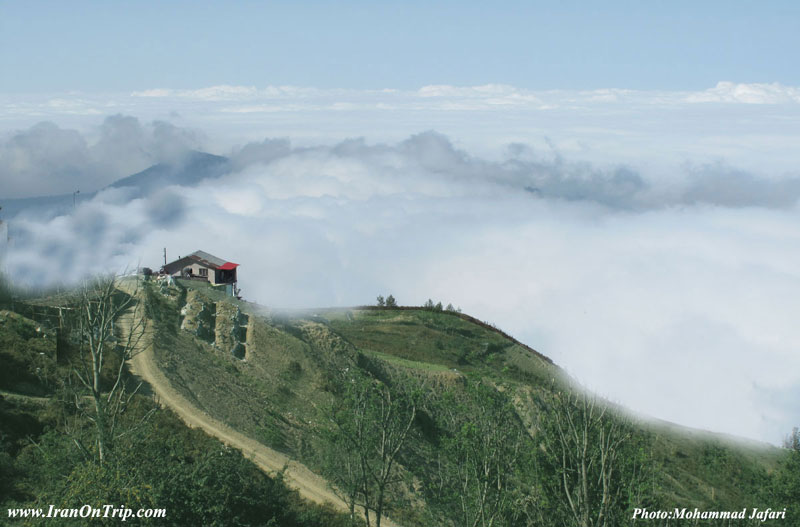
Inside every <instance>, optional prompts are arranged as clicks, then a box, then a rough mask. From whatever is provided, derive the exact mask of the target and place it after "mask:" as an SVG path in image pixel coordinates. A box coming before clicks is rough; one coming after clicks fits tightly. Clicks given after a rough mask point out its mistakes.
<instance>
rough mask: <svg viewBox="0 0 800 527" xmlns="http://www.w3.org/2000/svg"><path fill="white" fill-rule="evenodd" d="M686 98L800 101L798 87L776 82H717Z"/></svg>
mask: <svg viewBox="0 0 800 527" xmlns="http://www.w3.org/2000/svg"><path fill="white" fill-rule="evenodd" d="M686 100H687V101H688V102H692V103H703V102H717V103H739V104H797V103H800V89H798V88H795V87H792V86H784V85H782V84H779V83H777V82H775V83H772V84H763V83H761V84H759V83H756V84H737V83H733V82H719V83H717V85H716V86H715V87H714V88H710V89H708V90H705V91H702V92H694V93H690V94H688V95H687V96H686Z"/></svg>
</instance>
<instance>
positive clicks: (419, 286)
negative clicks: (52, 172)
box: [7, 123, 800, 442]
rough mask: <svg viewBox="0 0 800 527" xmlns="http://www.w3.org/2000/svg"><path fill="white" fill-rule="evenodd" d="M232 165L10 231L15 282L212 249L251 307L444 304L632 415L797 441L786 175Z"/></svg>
mask: <svg viewBox="0 0 800 527" xmlns="http://www.w3.org/2000/svg"><path fill="white" fill-rule="evenodd" d="M128 124H131V123H128ZM115 129H119V127H117V128H115ZM134 130H135V127H134ZM136 141H138V140H137V139H134V140H133V142H134V143H136ZM231 166H233V167H236V168H235V169H234V172H231V173H229V174H227V175H225V176H223V177H222V178H220V179H216V180H213V181H206V182H205V183H203V184H201V185H200V186H198V187H191V188H189V187H184V188H182V187H166V188H162V189H160V190H159V191H157V192H155V193H153V194H151V195H149V196H144V197H142V198H138V199H133V200H132V201H130V198H131V194H126V191H125V189H112V190H110V191H106V192H103V193H101V194H99V195H98V196H97V197H96V198H94V199H93V200H92V201H89V202H85V203H81V204H79V206H78V208H77V210H76V211H75V212H74V214H71V215H63V216H59V217H56V218H53V219H49V220H48V219H32V218H27V219H18V220H15V219H12V222H11V224H12V237H13V238H14V244H13V248H12V251H11V253H10V257H9V259H8V262H7V264H8V267H9V269H10V271H11V272H12V273H14V277H15V280H18V281H25V280H29V281H30V280H41V279H42V277H51V278H64V277H66V278H71V279H76V278H78V277H80V276H81V275H82V274H84V273H87V272H95V271H105V270H108V269H109V268H111V269H123V268H125V267H130V266H132V265H137V264H138V263H141V264H142V265H149V266H151V267H156V266H157V265H158V262H159V259H160V254H161V249H162V248H163V247H167V248H168V251H169V254H170V256H171V257H176V256H177V255H179V254H187V253H188V252H191V251H193V250H196V249H203V250H207V251H209V252H212V253H215V254H219V255H220V256H222V257H224V258H229V259H231V260H233V261H236V262H238V263H240V264H242V267H241V275H240V278H241V280H242V283H241V285H242V287H243V289H244V293H245V296H246V297H247V298H248V299H250V300H254V301H258V302H261V303H264V304H266V305H270V306H288V307H308V306H328V305H355V304H362V303H365V302H370V301H371V299H373V298H374V297H375V296H376V295H377V294H379V293H382V294H384V295H385V294H388V293H393V294H394V295H395V296H396V297H398V299H399V300H400V301H401V303H404V304H421V303H422V302H424V301H425V300H426V299H427V298H429V297H431V298H434V299H435V300H439V299H440V300H442V301H443V302H444V303H447V302H453V303H454V304H456V305H460V306H461V307H462V308H463V309H464V310H465V311H467V312H469V313H470V314H473V315H475V316H477V317H479V318H481V319H485V320H489V321H492V322H494V323H497V324H498V325H499V326H500V327H502V328H503V329H505V330H507V331H509V332H510V333H512V334H513V335H515V336H516V337H518V338H520V339H521V340H523V341H524V342H526V343H528V344H530V345H532V346H533V347H535V348H537V349H538V350H539V351H541V352H543V353H545V354H547V355H549V356H551V357H552V358H553V359H554V360H555V361H556V362H557V363H558V364H560V365H561V366H563V367H565V368H566V369H567V370H568V371H569V372H570V373H572V374H574V375H575V376H577V377H578V378H579V379H580V380H581V381H582V382H585V383H586V384H587V385H588V386H590V387H591V388H593V389H596V390H598V391H599V392H601V393H603V394H605V395H607V396H609V397H611V398H612V399H615V400H618V401H620V402H621V403H623V404H625V405H627V406H629V407H631V408H633V409H634V410H636V411H639V412H643V413H647V414H650V415H653V416H656V417H660V418H664V419H669V420H672V421H677V422H680V423H682V424H686V425H690V426H696V427H700V428H707V429H712V430H716V431H722V432H728V433H734V434H740V435H744V436H747V437H753V438H759V439H765V440H769V441H772V442H778V441H779V440H780V438H781V434H783V433H784V432H786V431H788V430H789V429H790V428H791V426H793V425H796V424H797V415H796V413H794V414H793V413H792V412H793V409H796V408H795V406H792V405H791V404H788V403H787V401H788V400H790V396H789V395H788V394H790V393H794V392H795V391H796V387H797V386H798V385H800V373H798V372H800V358H798V356H797V354H796V350H797V347H798V345H800V329H798V326H797V324H796V321H795V320H794V317H793V314H794V313H797V312H798V311H799V310H800V271H798V270H797V268H796V266H795V265H793V263H792V262H796V261H798V259H799V258H800V249H798V248H799V247H800V231H798V229H797V224H798V219H800V218H798V215H800V210H798V206H797V197H798V196H800V189H798V188H797V186H796V184H795V183H792V182H793V181H794V180H793V179H791V178H784V179H779V180H775V179H773V178H763V177H761V176H758V175H755V174H747V173H743V172H741V171H737V170H734V169H730V168H726V167H725V166H724V165H711V166H707V167H704V166H702V165H700V168H696V167H695V168H690V172H689V174H687V175H686V177H684V178H682V179H681V178H678V179H677V180H672V181H671V182H670V183H669V184H667V183H666V182H664V181H663V180H660V179H659V178H657V177H653V176H651V175H648V174H646V173H645V174H643V173H638V172H636V171H634V170H632V169H626V168H624V167H617V168H612V169H604V168H598V167H595V166H593V165H591V164H588V163H583V162H571V161H568V160H565V159H563V158H556V159H542V158H539V157H538V156H537V155H536V153H535V152H532V151H531V150H530V149H526V148H525V147H523V146H520V145H517V146H515V147H513V148H510V149H509V153H508V157H507V158H506V159H505V160H503V161H490V160H486V159H482V158H480V157H478V156H475V155H473V154H471V153H469V152H467V151H464V150H462V149H459V148H456V147H455V146H454V145H453V144H452V143H451V142H450V141H449V140H448V139H447V138H446V137H445V136H442V135H441V134H437V133H432V132H428V133H422V134H416V135H414V136H411V137H408V138H406V139H404V140H403V141H400V142H398V143H396V144H371V143H368V142H366V141H363V140H348V141H344V142H341V143H338V144H336V145H333V146H317V147H311V148H309V147H294V148H293V147H291V145H290V143H289V142H288V141H287V140H268V141H263V142H260V143H257V144H252V145H248V146H247V147H245V148H242V149H240V150H237V151H236V152H234V155H233V156H232V164H231ZM532 185H535V186H536V191H532V190H530V189H529V190H525V188H526V187H531V186H532ZM792 193H793V194H792ZM787 194H790V195H788V196H787ZM792 196H793V197H792ZM197 232H202V233H204V235H203V240H202V241H197V240H198V239H197V237H196V233H197ZM45 255H46V257H45ZM53 262H58V265H53Z"/></svg>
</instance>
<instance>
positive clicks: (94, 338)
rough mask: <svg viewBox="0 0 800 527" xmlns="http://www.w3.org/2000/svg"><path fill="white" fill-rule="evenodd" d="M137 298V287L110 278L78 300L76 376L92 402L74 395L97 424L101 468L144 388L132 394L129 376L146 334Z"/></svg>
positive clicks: (88, 287)
mask: <svg viewBox="0 0 800 527" xmlns="http://www.w3.org/2000/svg"><path fill="white" fill-rule="evenodd" d="M123 281H125V283H124V284H123V283H122V282H123ZM123 288H124V290H123ZM138 296H139V282H138V281H136V280H135V279H122V278H120V277H118V276H115V275H110V276H104V277H100V278H95V279H94V280H92V281H90V282H86V283H84V284H83V285H82V286H81V287H80V288H79V290H78V292H77V293H76V295H75V298H74V309H73V310H72V312H73V313H74V314H73V317H74V320H73V324H74V327H75V329H76V331H77V335H78V354H77V357H76V359H75V361H74V364H73V372H74V374H75V376H76V377H77V379H78V381H79V382H80V385H81V386H82V387H83V388H84V389H86V390H87V391H88V392H89V397H83V396H81V395H79V394H78V393H75V396H74V397H75V405H76V407H77V408H78V410H79V412H80V413H81V415H83V416H85V417H86V418H87V419H89V420H90V421H91V422H92V423H93V424H94V428H95V444H96V446H97V459H98V461H99V463H100V464H102V463H103V462H104V461H105V460H106V458H107V456H108V453H109V450H110V449H111V447H112V443H113V441H114V439H116V437H117V424H118V419H119V416H120V415H121V414H122V412H124V411H125V408H126V407H127V406H128V404H129V403H130V401H131V399H132V398H133V396H134V395H135V394H136V392H137V391H138V389H139V386H141V383H140V384H139V385H137V386H136V387H135V388H134V389H133V390H131V391H129V390H128V385H127V383H126V382H125V375H124V373H125V372H124V367H125V361H126V360H128V359H130V358H131V357H132V356H133V355H134V354H135V353H136V352H137V351H138V346H139V343H140V341H141V339H142V336H143V334H144V325H145V318H144V313H143V311H144V308H143V304H142V303H141V302H139V298H138ZM115 361H118V362H115ZM109 366H111V368H109ZM87 399H89V400H90V401H91V403H90V405H89V407H87V404H86V400H87ZM76 442H77V440H76ZM79 446H81V447H82V445H79ZM82 450H84V451H87V450H86V449H85V448H82Z"/></svg>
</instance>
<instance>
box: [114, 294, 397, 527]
mask: <svg viewBox="0 0 800 527" xmlns="http://www.w3.org/2000/svg"><path fill="white" fill-rule="evenodd" d="M133 316H134V313H133V309H131V310H130V311H129V312H128V313H126V314H124V315H123V316H121V317H120V319H119V321H118V324H119V326H120V328H121V329H122V330H123V332H125V331H127V330H129V328H130V327H131V324H132V321H133ZM128 366H129V368H130V370H131V372H132V373H133V374H134V375H136V376H138V377H139V378H140V379H141V380H143V381H145V382H147V384H149V385H150V387H151V388H152V390H153V393H154V394H156V396H157V398H158V401H159V404H160V405H161V406H163V407H166V408H169V409H170V410H172V411H173V412H175V414H177V415H178V417H180V419H181V420H182V421H183V422H184V423H186V425H188V426H190V427H192V428H200V429H201V430H203V431H205V432H206V433H207V434H209V435H211V436H213V437H216V438H217V439H219V440H220V441H222V442H223V443H225V444H226V445H229V446H231V447H234V448H237V449H239V450H240V451H241V452H242V454H243V455H244V456H245V457H247V458H248V459H250V460H252V461H253V462H254V463H255V464H256V465H258V467H259V468H261V470H263V471H264V472H266V473H267V474H271V475H274V474H276V473H278V472H281V471H284V473H283V474H284V481H285V482H286V484H287V485H288V486H289V487H291V488H293V489H296V490H297V491H298V492H299V493H300V495H301V496H302V497H303V498H306V499H308V500H311V501H313V502H315V503H318V504H320V505H322V504H326V503H327V504H330V505H332V506H333V507H334V508H336V509H337V510H340V511H342V512H348V511H349V509H348V507H347V505H346V504H345V502H344V501H343V500H342V499H341V498H339V497H338V496H337V495H336V494H334V493H333V491H331V489H330V487H329V486H328V483H327V481H326V480H325V479H324V478H322V477H320V476H319V475H317V474H315V473H314V472H312V471H311V470H309V469H308V467H306V466H305V465H303V464H302V463H299V462H297V461H294V460H292V459H290V458H289V457H287V456H286V455H285V454H282V453H280V452H278V451H276V450H273V449H271V448H269V447H268V446H265V445H264V444H262V443H259V442H258V441H256V440H254V439H252V438H249V437H247V436H245V435H244V434H242V433H240V432H237V431H236V430H234V429H232V428H231V427H229V426H228V425H226V424H225V423H223V422H221V421H219V420H217V419H215V418H213V417H211V416H210V415H208V414H206V413H205V412H203V411H202V410H200V409H198V408H197V407H195V406H194V405H193V404H192V403H191V402H190V401H189V400H187V399H186V398H185V397H184V396H183V395H181V394H180V393H179V392H178V391H177V390H175V389H174V388H173V387H172V385H171V384H170V382H169V379H167V377H166V376H165V375H164V373H163V372H162V371H161V369H160V368H159V367H158V364H156V359H155V355H154V353H153V338H152V327H151V324H150V321H149V320H148V321H147V326H146V327H145V332H144V336H143V338H141V339H140V340H139V342H138V346H137V349H135V350H134V354H133V358H131V359H130V360H129V361H128ZM373 521H374V520H373ZM381 525H384V526H387V527H400V526H399V525H398V524H396V523H394V522H393V521H392V520H390V519H389V518H387V517H385V516H384V517H383V518H382V519H381Z"/></svg>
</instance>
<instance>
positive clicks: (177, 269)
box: [161, 251, 239, 296]
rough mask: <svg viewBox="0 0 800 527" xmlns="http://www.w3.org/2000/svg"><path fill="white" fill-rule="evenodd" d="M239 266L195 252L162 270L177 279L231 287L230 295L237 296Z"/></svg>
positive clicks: (210, 255)
mask: <svg viewBox="0 0 800 527" xmlns="http://www.w3.org/2000/svg"><path fill="white" fill-rule="evenodd" d="M237 267H239V264H237V263H233V262H229V261H227V260H223V259H222V258H218V257H216V256H214V255H213V254H209V253H207V252H204V251H195V252H193V253H192V254H190V255H188V256H183V257H181V258H178V259H177V260H175V261H174V262H170V263H168V264H166V265H164V267H162V268H161V270H162V272H163V273H164V274H168V275H171V276H173V277H175V278H185V279H190V280H205V281H207V282H209V283H210V284H211V285H217V286H218V285H225V286H229V287H226V289H229V290H230V291H229V294H231V295H232V296H233V295H236V294H237V292H238V290H237V287H236V282H237V278H236V268H237Z"/></svg>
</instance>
